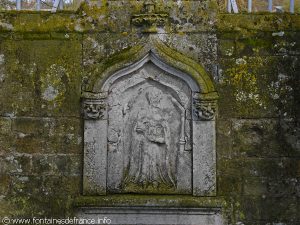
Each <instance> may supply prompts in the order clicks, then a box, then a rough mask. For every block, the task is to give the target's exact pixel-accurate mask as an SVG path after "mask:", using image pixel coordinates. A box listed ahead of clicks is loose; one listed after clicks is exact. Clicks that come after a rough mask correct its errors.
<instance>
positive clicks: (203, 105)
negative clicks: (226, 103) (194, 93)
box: [193, 98, 217, 120]
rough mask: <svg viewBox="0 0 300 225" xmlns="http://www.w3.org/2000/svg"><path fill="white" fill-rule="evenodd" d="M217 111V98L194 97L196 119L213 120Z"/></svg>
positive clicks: (194, 115) (194, 116)
mask: <svg viewBox="0 0 300 225" xmlns="http://www.w3.org/2000/svg"><path fill="white" fill-rule="evenodd" d="M216 111H217V101H216V100H212V99H210V100H203V99H195V98H194V99H193V118H194V120H213V119H214V118H215V115H216Z"/></svg>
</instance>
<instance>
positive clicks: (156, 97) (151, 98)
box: [146, 88, 163, 107]
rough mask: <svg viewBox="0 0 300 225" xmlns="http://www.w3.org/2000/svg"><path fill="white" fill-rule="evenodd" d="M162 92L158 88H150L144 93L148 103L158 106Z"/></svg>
mask: <svg viewBox="0 0 300 225" xmlns="http://www.w3.org/2000/svg"><path fill="white" fill-rule="evenodd" d="M162 96H163V93H162V91H161V90H158V89H155V88H153V89H150V90H149V91H148V92H147V93H146V98H147V100H148V102H149V104H150V105H152V106H155V107H158V105H159V103H160V101H161V99H162Z"/></svg>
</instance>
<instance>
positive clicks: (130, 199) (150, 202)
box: [73, 194, 226, 208]
mask: <svg viewBox="0 0 300 225" xmlns="http://www.w3.org/2000/svg"><path fill="white" fill-rule="evenodd" d="M225 204H226V202H225V200H224V199H223V198H222V197H193V196H185V195H133V194H114V195H106V196H80V197H77V198H76V199H75V200H74V202H73V205H74V207H76V208H78V207H124V206H133V207H137V206H147V207H174V208H176V207H177V208H180V207H186V208H222V207H224V206H225Z"/></svg>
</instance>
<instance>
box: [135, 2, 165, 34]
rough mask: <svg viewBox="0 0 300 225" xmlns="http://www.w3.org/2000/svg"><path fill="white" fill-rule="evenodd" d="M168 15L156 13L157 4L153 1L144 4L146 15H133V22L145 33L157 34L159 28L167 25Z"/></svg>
mask: <svg viewBox="0 0 300 225" xmlns="http://www.w3.org/2000/svg"><path fill="white" fill-rule="evenodd" d="M167 20H168V14H166V13H156V11H155V4H154V2H153V1H151V0H147V1H145V2H144V13H141V14H135V15H133V17H132V19H131V22H132V24H133V25H135V26H138V27H142V29H143V32H144V33H156V32H157V31H158V27H163V26H165V25H166V23H167Z"/></svg>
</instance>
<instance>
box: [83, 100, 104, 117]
mask: <svg viewBox="0 0 300 225" xmlns="http://www.w3.org/2000/svg"><path fill="white" fill-rule="evenodd" d="M82 111H83V116H84V119H86V120H98V119H105V118H106V100H105V99H104V98H102V99H84V100H83V105H82Z"/></svg>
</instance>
